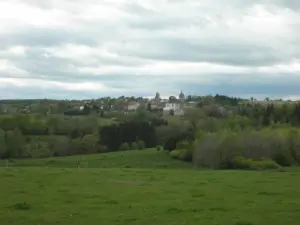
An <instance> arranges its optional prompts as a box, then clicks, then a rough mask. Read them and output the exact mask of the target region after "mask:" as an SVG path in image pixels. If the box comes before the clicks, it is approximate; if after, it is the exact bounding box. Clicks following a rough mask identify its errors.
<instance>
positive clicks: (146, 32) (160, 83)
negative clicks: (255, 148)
mask: <svg viewBox="0 0 300 225" xmlns="http://www.w3.org/2000/svg"><path fill="white" fill-rule="evenodd" d="M24 1H26V2H27V3H28V4H29V5H30V4H34V5H35V6H38V7H40V8H43V9H54V8H59V9H61V10H65V11H68V12H73V10H74V11H76V10H78V8H79V9H80V5H76V4H91V3H98V4H99V1H96V0H87V1H83V0H77V1H71V0H68V1H66V0H65V1H59V2H58V1H53V0H52V1H51V0H49V1H40V0H24ZM169 2H175V0H172V1H171V0H170V1H169ZM176 2H177V3H178V4H182V5H183V6H184V5H185V6H186V5H187V4H190V3H191V2H194V3H196V2H200V1H199V0H198V1H196V0H193V1H192V0H185V1H178V0H176ZM203 2H205V1H203ZM54 3H56V4H54ZM66 3H69V4H70V5H68V4H66ZM206 3H207V5H206V6H205V7H202V8H199V10H198V9H197V8H192V7H191V13H190V12H189V11H182V14H177V15H176V14H174V13H173V14H172V12H169V13H164V12H162V13H158V12H156V11H152V10H150V9H147V8H145V7H144V6H143V5H141V4H136V3H132V4H126V5H125V6H124V7H122V6H118V7H119V9H122V10H124V11H126V12H127V13H128V14H130V15H131V17H128V18H124V20H122V21H119V22H120V23H119V24H104V23H99V22H97V21H88V22H87V21H85V22H83V23H82V24H85V26H84V27H83V26H76V24H75V25H74V26H73V27H72V28H73V29H71V27H70V29H62V28H57V29H41V28H30V29H29V28H24V29H20V30H17V31H15V33H14V34H9V35H8V34H7V35H4V34H1V35H0V49H5V48H6V47H9V46H14V45H25V46H28V47H29V50H28V51H27V53H26V54H27V56H26V57H16V56H7V57H6V59H8V60H11V61H12V62H13V63H14V65H16V67H17V68H19V69H22V70H25V71H27V72H28V75H20V74H17V73H13V72H10V73H9V72H1V73H0V78H1V77H15V78H16V77H17V78H22V77H24V76H28V77H29V76H31V77H35V78H38V79H41V80H42V79H45V80H52V81H61V82H83V81H88V82H101V83H103V84H105V85H107V86H108V87H113V88H125V89H126V90H127V91H126V93H123V94H125V95H153V94H154V93H155V91H162V92H163V91H165V92H171V91H175V92H177V90H180V89H185V90H188V92H190V93H194V94H207V93H225V94H233V95H241V94H243V93H244V94H245V93H249V94H251V93H262V94H263V93H265V94H266V95H269V94H272V95H273V94H274V93H275V94H279V95H287V94H297V92H298V89H299V88H298V86H299V83H300V79H299V78H298V77H297V76H291V75H290V74H282V75H281V76H280V78H274V77H272V76H271V75H272V74H271V75H270V74H269V75H270V76H269V77H272V78H268V77H267V76H265V75H263V74H241V76H244V77H238V76H237V75H228V74H227V75H225V74H223V73H220V74H210V75H209V76H211V79H212V80H215V83H214V84H205V85H204V84H201V82H200V77H199V82H197V77H196V78H195V77H194V78H193V79H190V77H188V76H186V77H184V76H185V75H186V74H182V76H181V80H178V79H175V78H174V77H172V76H171V74H163V73H162V76H161V77H158V76H150V75H149V74H141V75H139V76H135V75H134V74H126V73H125V72H124V71H120V72H119V73H116V74H114V75H109V74H100V73H99V74H96V75H93V74H89V73H79V72H78V68H80V67H84V66H88V67H100V68H101V66H107V65H110V66H128V67H131V68H135V67H138V66H141V65H144V64H145V63H146V61H145V59H151V60H159V61H178V62H179V61H184V62H211V63H218V64H226V65H232V66H245V67H252V68H255V67H258V66H270V65H275V64H278V63H286V62H289V61H290V60H291V59H299V58H300V48H299V38H300V21H295V23H294V24H291V25H290V26H291V27H292V26H293V28H294V31H295V32H294V36H291V37H290V38H288V39H284V40H283V39H281V37H280V34H279V36H278V37H277V36H274V37H271V38H272V40H273V41H274V40H276V41H277V43H278V45H276V47H277V49H274V48H272V47H271V45H268V40H261V41H257V40H251V39H250V37H249V39H248V40H245V39H240V38H239V37H234V36H231V37H224V36H225V35H222V34H221V35H220V36H218V35H217V34H215V36H213V37H211V38H205V36H206V35H203V37H193V36H191V37H186V36H184V35H183V36H184V37H182V38H179V37H173V38H172V37H170V36H169V37H168V38H167V37H166V36H164V35H162V33H163V32H164V31H166V30H168V31H178V30H179V28H187V27H189V26H190V25H194V26H195V27H197V29H198V33H201V32H204V34H205V32H209V31H207V30H206V29H205V28H207V26H210V25H211V24H212V21H210V20H209V19H207V18H206V17H205V16H206V15H207V14H212V15H213V17H216V18H217V19H218V20H222V16H219V17H218V10H219V12H223V11H222V10H223V8H224V11H225V10H227V9H228V8H229V12H228V14H230V13H231V11H230V10H233V11H234V10H244V9H247V7H250V6H253V5H254V4H259V3H261V4H269V5H276V6H278V7H281V8H282V9H284V8H288V9H290V10H293V11H296V10H299V9H300V1H296V0H294V1H293V0H285V1H284V0H272V1H271V0H267V1H263V0H259V1H252V0H251V1H250V0H245V1H240V0H232V1H231V2H230V4H228V2H226V1H221V0H219V1H207V2H206ZM225 5H227V6H228V8H226V7H225ZM68 6H69V7H68ZM75 6H76V7H77V8H76V7H75ZM195 7H196V6H195ZM215 9H217V10H215ZM220 9H221V11H220ZM197 10H198V11H197ZM74 22H78V21H74ZM80 22H82V21H80ZM82 24H81V25H82ZM228 29H229V28H228ZM297 30H298V31H297ZM124 31H126V32H124ZM127 32H128V33H127ZM178 36H179V35H178ZM199 36H200V35H199ZM68 43H72V44H81V45H87V46H91V47H94V46H99V45H100V46H101V45H103V46H105V47H108V50H110V51H112V52H113V53H115V54H118V57H116V58H114V59H112V58H105V57H101V56H94V59H95V62H89V61H88V59H87V58H82V60H81V61H78V60H74V59H67V58H58V57H57V58H56V57H49V58H45V57H44V56H43V55H44V53H45V49H46V48H52V47H56V48H57V47H60V46H62V45H64V44H68ZM128 56H131V57H132V56H134V57H136V58H137V59H136V60H133V59H128ZM69 65H74V68H73V67H69ZM200 72H201V71H200ZM143 75H147V77H146V76H143ZM202 75H203V76H205V74H202ZM166 77H168V78H166ZM251 77H253V78H251ZM283 77H284V79H283V80H282V78H283ZM167 79H168V80H167ZM184 79H185V80H184ZM251 79H252V80H251ZM257 79H263V82H261V83H259V82H256V81H257ZM236 80H239V82H235V83H234V82H233V81H236ZM296 84H297V85H296ZM151 88H153V90H151ZM156 89H157V90H156ZM0 92H1V95H4V96H7V97H13V96H15V97H18V96H19V97H23V96H24V97H25V96H27V97H30V98H36V97H48V98H65V97H66V96H72V97H74V98H88V97H97V96H98V95H100V94H98V93H97V92H95V91H91V92H88V91H83V92H82V93H78V92H74V91H63V90H58V89H55V88H48V89H46V90H44V89H42V88H39V87H36V88H35V89H28V88H25V87H14V86H13V85H11V86H10V87H4V88H2V87H1V91H0ZM3 93H4V94H3ZM101 94H102V93H101ZM105 94H106V95H110V94H111V93H105ZM120 95H121V93H120ZM0 97H1V96H0Z"/></svg>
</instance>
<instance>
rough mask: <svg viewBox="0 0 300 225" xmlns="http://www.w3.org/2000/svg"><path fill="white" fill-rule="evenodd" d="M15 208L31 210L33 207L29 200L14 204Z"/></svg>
mask: <svg viewBox="0 0 300 225" xmlns="http://www.w3.org/2000/svg"><path fill="white" fill-rule="evenodd" d="M13 208H14V209H15V210H29V209H30V208H31V207H30V205H29V204H28V203H27V202H20V203H16V204H14V205H13Z"/></svg>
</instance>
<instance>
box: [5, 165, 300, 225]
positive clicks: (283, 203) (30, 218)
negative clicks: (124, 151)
mask: <svg viewBox="0 0 300 225" xmlns="http://www.w3.org/2000/svg"><path fill="white" fill-rule="evenodd" d="M0 180H1V186H0V199H1V201H0V218H1V224H3V225H38V224H41V225H50V224H51V225H52V224H61V225H69V224H70V225H87V224H88V225H94V224H95V225H96V224H97V225H98V224H109V225H115V224H118V225H125V224H128V225H129V224H130V225H132V224H139V225H140V224H144V225H148V224H149V225H153V224H168V225H187V224H188V225H194V224H205V225H216V224H220V225H261V224H270V225H271V224H272V225H285V224H295V225H296V224H298V223H299V221H300V202H299V199H300V190H299V185H300V174H299V173H290V172H282V173H280V172H241V171H196V170H178V169H173V170H166V169H132V168H123V169H118V168H115V169H113V168H109V169H107V168H106V169H104V168H102V169H96V168H87V169H76V168H73V169H72V168H69V169H66V168H2V169H1V170H0Z"/></svg>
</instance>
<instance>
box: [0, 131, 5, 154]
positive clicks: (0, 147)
mask: <svg viewBox="0 0 300 225" xmlns="http://www.w3.org/2000/svg"><path fill="white" fill-rule="evenodd" d="M5 154H6V143H5V131H4V130H2V129H0V158H4V157H5Z"/></svg>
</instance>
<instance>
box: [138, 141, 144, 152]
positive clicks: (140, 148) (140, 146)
mask: <svg viewBox="0 0 300 225" xmlns="http://www.w3.org/2000/svg"><path fill="white" fill-rule="evenodd" d="M137 147H138V148H137V149H139V150H142V149H145V142H143V141H141V140H139V141H137Z"/></svg>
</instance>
